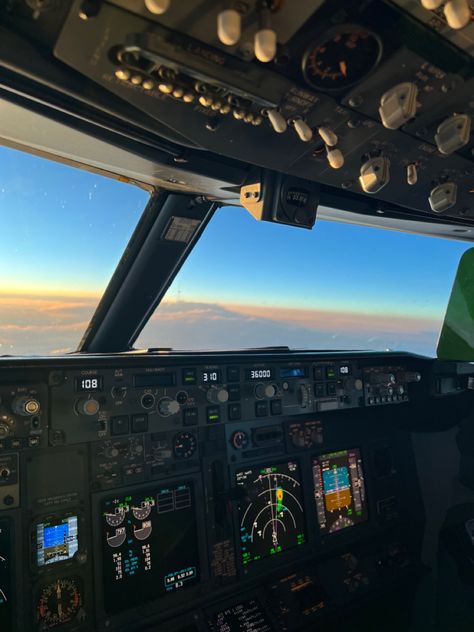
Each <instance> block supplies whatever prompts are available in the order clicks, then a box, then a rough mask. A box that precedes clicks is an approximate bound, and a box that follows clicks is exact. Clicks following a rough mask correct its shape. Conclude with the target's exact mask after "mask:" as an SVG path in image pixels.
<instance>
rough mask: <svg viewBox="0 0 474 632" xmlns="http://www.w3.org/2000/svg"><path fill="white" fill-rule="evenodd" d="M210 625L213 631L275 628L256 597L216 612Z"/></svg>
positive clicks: (255, 631) (265, 631)
mask: <svg viewBox="0 0 474 632" xmlns="http://www.w3.org/2000/svg"><path fill="white" fill-rule="evenodd" d="M209 627H210V629H211V632H271V631H272V629H273V628H272V627H271V624H270V622H269V620H268V617H267V616H266V614H265V613H264V612H263V610H262V607H261V605H260V603H259V602H258V601H257V600H256V599H250V600H249V601H244V602H242V603H239V604H237V605H235V606H232V607H231V608H226V609H225V610H222V612H218V613H217V614H214V615H213V616H212V617H211V619H210V620H209Z"/></svg>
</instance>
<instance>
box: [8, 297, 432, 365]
mask: <svg viewBox="0 0 474 632" xmlns="http://www.w3.org/2000/svg"><path fill="white" fill-rule="evenodd" d="M98 301H99V297H83V296H74V295H71V296H44V297H39V296H27V295H20V294H0V345H1V346H0V354H6V355H28V354H34V355H49V354H58V353H67V352H69V351H73V350H74V349H76V348H77V345H78V344H79V341H80V339H81V337H82V335H83V333H84V331H85V329H86V327H87V325H88V323H89V321H90V319H91V317H92V314H93V313H94V310H95V308H96V306H97V304H98ZM440 326H441V322H438V321H437V320H434V319H433V320H432V319H427V318H414V317H411V316H408V315H407V316H406V317H405V316H403V317H401V316H396V317H393V316H390V315H378V314H370V313H367V314H360V313H351V312H339V311H323V310H321V311H319V310H318V311H311V310H299V309H291V308H272V307H264V306H259V305H239V304H229V305H219V304H214V303H199V302H186V301H179V302H164V303H163V304H162V305H161V306H160V307H159V309H158V310H157V311H156V312H155V314H154V315H153V317H152V318H151V320H150V321H149V323H148V324H147V326H146V327H145V329H144V331H143V333H142V334H141V335H140V337H139V339H138V341H137V345H136V346H138V347H145V348H146V347H173V348H175V349H193V350H194V349H214V350H217V349H224V350H226V349H242V348H254V347H265V346H275V345H276V346H282V345H284V346H289V347H292V348H299V349H329V350H334V349H374V350H383V349H387V348H389V349H394V350H401V351H412V352H415V353H421V354H426V355H434V353H435V348H436V342H437V337H438V332H439V328H440Z"/></svg>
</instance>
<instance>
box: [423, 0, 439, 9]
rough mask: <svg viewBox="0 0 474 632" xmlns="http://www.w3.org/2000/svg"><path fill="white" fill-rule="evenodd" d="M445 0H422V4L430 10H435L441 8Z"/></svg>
mask: <svg viewBox="0 0 474 632" xmlns="http://www.w3.org/2000/svg"><path fill="white" fill-rule="evenodd" d="M443 2H444V0H421V6H422V7H423V8H424V9H427V10H428V11H434V10H435V9H439V7H440V6H441V5H442V4H443Z"/></svg>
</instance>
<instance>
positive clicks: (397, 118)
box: [379, 81, 418, 129]
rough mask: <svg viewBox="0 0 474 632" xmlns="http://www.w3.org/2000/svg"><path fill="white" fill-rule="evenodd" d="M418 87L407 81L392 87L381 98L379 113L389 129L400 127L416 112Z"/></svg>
mask: <svg viewBox="0 0 474 632" xmlns="http://www.w3.org/2000/svg"><path fill="white" fill-rule="evenodd" d="M417 95H418V88H417V87H416V85H415V84H414V83H411V82H409V81H406V82H404V83H399V84H398V85H396V86H394V87H393V88H390V90H387V92H385V93H384V94H383V95H382V98H381V99H380V107H379V114H380V119H381V120H382V124H383V126H384V127H386V128H387V129H398V128H399V127H401V126H402V125H403V124H404V123H406V122H407V121H409V120H410V119H411V118H413V117H414V116H415V114H416V98H417Z"/></svg>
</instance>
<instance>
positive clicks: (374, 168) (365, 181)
mask: <svg viewBox="0 0 474 632" xmlns="http://www.w3.org/2000/svg"><path fill="white" fill-rule="evenodd" d="M389 182H390V160H389V159H388V158H386V157H385V156H376V157H374V158H369V160H367V162H364V164H363V165H362V167H361V168H360V176H359V183H360V186H361V187H362V190H363V191H365V192H366V193H377V192H378V191H380V189H382V188H383V187H384V186H385V185H386V184H388V183H389Z"/></svg>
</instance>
